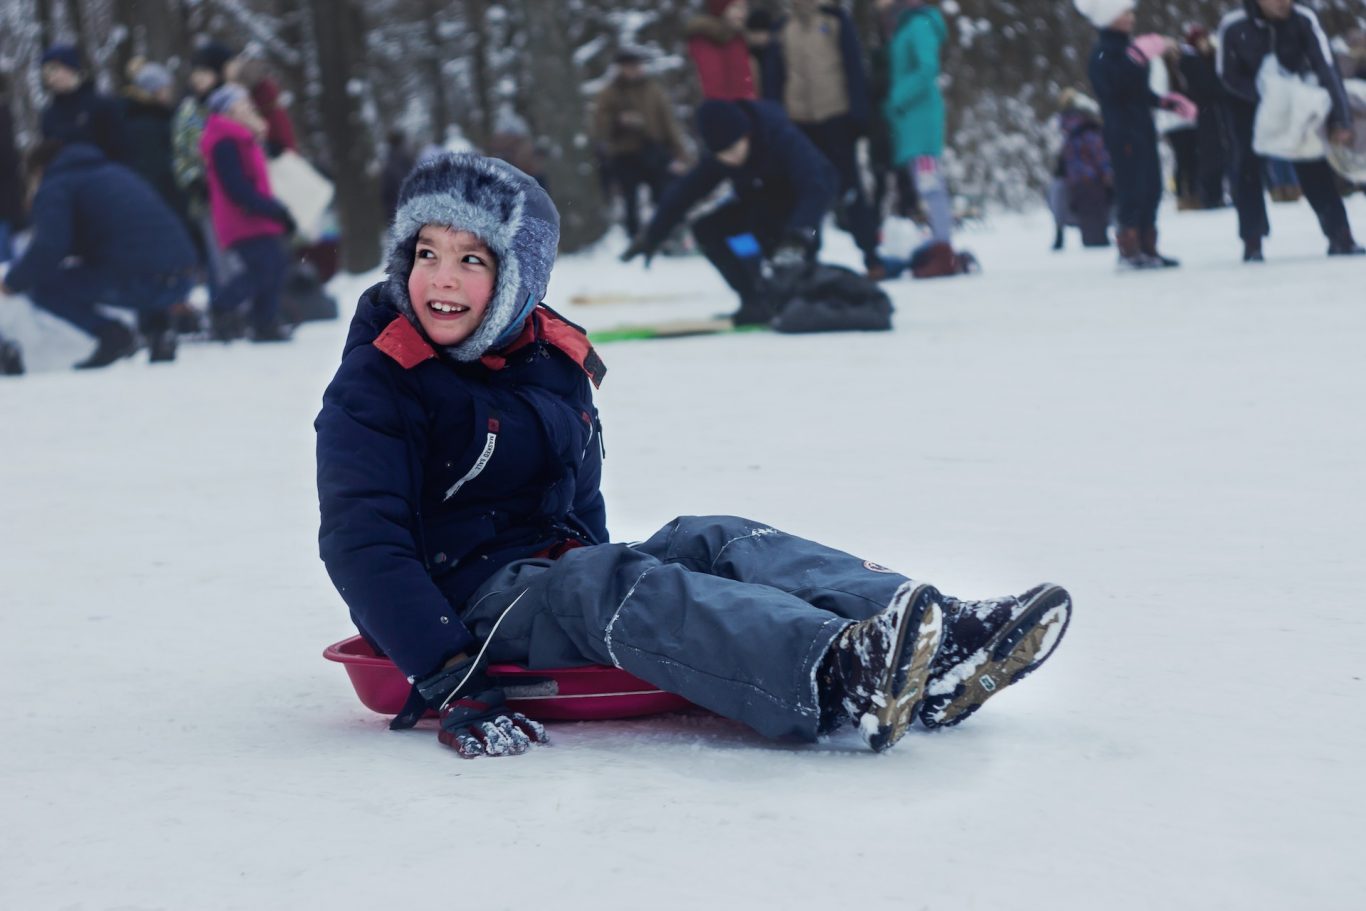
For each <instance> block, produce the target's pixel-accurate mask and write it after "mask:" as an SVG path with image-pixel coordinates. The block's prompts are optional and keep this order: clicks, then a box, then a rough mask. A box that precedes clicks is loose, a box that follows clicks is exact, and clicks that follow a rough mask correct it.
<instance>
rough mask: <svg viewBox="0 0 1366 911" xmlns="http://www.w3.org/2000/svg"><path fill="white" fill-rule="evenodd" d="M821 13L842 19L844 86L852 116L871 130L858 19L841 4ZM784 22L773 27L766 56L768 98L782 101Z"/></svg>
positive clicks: (859, 125)
mask: <svg viewBox="0 0 1366 911" xmlns="http://www.w3.org/2000/svg"><path fill="white" fill-rule="evenodd" d="M820 11H821V14H822V15H824V16H830V17H832V18H833V19H835V20H836V21H837V22H838V26H839V30H840V62H841V63H843V64H844V85H845V89H846V90H847V91H848V93H849V119H850V120H852V121H853V122H854V126H855V128H857V129H858V130H859V131H860V132H862V131H864V130H867V129H868V125H869V121H870V120H871V118H872V107H871V101H870V99H869V88H868V71H867V69H865V68H864V66H863V45H861V44H860V43H859V40H858V29H857V28H856V27H855V26H854V20H853V19H852V18H851V17H850V16H849V14H848V13H847V12H845V11H844V10H842V9H840V8H839V7H838V6H822V7H821V8H820ZM782 29H783V26H782V23H779V24H778V25H777V26H776V27H775V28H774V29H773V35H774V40H772V41H770V42H769V45H768V50H767V51H766V52H765V53H764V57H763V79H762V80H761V82H762V83H763V87H764V97H765V98H767V99H768V100H769V101H774V102H777V103H778V104H782V102H783V99H784V98H785V97H786V94H785V93H786V88H787V58H786V56H785V54H784V51H783V43H782V41H780V40H777V36H778V35H780V34H781V33H782Z"/></svg>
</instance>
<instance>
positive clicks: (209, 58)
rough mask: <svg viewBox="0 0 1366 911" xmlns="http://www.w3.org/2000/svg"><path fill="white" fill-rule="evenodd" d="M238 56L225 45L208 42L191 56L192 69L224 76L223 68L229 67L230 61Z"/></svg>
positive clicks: (196, 49)
mask: <svg viewBox="0 0 1366 911" xmlns="http://www.w3.org/2000/svg"><path fill="white" fill-rule="evenodd" d="M235 56H237V55H236V54H234V53H233V52H232V50H231V49H229V48H228V47H227V46H225V45H223V44H219V43H218V42H217V41H206V42H204V43H203V44H201V45H199V47H197V48H195V49H194V53H192V54H191V55H190V68H191V69H195V70H213V71H214V72H215V73H217V74H218V75H220V76H221V75H223V67H225V66H227V65H228V61H229V60H231V59H232V58H233V57H235Z"/></svg>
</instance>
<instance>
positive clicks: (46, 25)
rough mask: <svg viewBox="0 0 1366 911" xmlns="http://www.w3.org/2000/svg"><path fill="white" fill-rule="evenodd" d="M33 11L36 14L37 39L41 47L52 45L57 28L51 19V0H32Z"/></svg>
mask: <svg viewBox="0 0 1366 911" xmlns="http://www.w3.org/2000/svg"><path fill="white" fill-rule="evenodd" d="M33 5H34V12H35V13H37V16H38V39H39V41H41V42H42V49H43V50H46V49H47V48H50V47H52V43H53V42H54V41H56V40H57V29H56V26H55V24H54V23H53V21H52V0H34V4H33Z"/></svg>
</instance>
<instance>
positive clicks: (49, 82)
mask: <svg viewBox="0 0 1366 911" xmlns="http://www.w3.org/2000/svg"><path fill="white" fill-rule="evenodd" d="M43 85H45V86H47V90H48V91H49V92H52V93H53V94H54V95H68V94H70V93H71V92H74V91H76V89H78V88H80V87H81V74H80V73H79V72H78V71H76V70H73V69H72V68H71V67H69V66H66V65H65V64H62V63H58V62H57V61H56V60H49V61H48V62H47V63H44V64H43Z"/></svg>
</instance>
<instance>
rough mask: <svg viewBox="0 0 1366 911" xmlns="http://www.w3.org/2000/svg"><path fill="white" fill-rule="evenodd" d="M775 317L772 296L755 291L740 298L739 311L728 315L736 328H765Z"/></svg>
mask: <svg viewBox="0 0 1366 911" xmlns="http://www.w3.org/2000/svg"><path fill="white" fill-rule="evenodd" d="M777 315H778V314H777V313H776V312H775V308H774V306H773V298H772V296H771V295H770V294H768V293H766V292H763V291H756V292H754V293H752V294H748V295H746V296H744V297H742V298H740V309H739V310H736V311H735V312H734V313H732V314H730V321H731V322H732V323H734V324H735V325H737V326H767V325H768V324H769V323H770V322H772V321H773V317H775V316H777Z"/></svg>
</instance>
